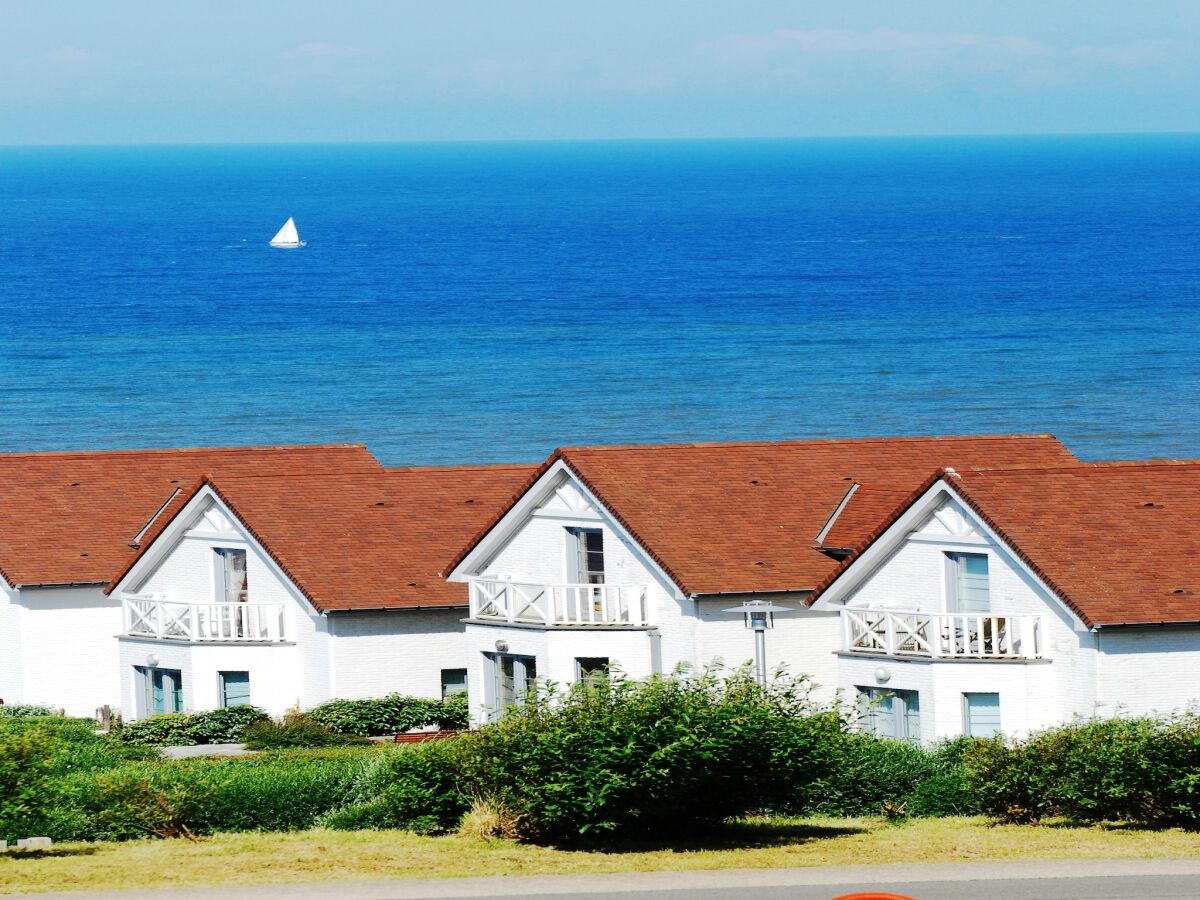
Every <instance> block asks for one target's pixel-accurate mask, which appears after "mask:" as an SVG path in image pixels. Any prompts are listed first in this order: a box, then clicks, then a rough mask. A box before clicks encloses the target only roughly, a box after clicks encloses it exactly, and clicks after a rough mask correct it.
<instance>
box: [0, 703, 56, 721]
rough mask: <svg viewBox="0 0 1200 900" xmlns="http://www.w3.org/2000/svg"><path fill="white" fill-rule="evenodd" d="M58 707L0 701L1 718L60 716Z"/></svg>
mask: <svg viewBox="0 0 1200 900" xmlns="http://www.w3.org/2000/svg"><path fill="white" fill-rule="evenodd" d="M59 715H60V713H59V711H58V710H56V709H51V708H50V707H49V706H33V705H29V704H25V705H20V704H18V705H16V706H5V705H4V704H3V703H0V719H34V718H39V717H42V716H59Z"/></svg>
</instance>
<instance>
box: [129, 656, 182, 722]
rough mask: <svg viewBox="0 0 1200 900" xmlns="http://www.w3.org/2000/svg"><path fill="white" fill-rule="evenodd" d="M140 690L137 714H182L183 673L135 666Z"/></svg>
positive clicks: (176, 670) (174, 670)
mask: <svg viewBox="0 0 1200 900" xmlns="http://www.w3.org/2000/svg"><path fill="white" fill-rule="evenodd" d="M135 670H136V672H137V677H138V682H139V685H140V688H141V690H140V691H139V697H138V712H139V713H140V714H141V715H143V716H156V715H158V714H159V713H169V712H183V673H182V672H180V671H179V670H178V669H160V668H157V667H155V666H135Z"/></svg>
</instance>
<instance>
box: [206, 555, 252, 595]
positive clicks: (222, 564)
mask: <svg viewBox="0 0 1200 900" xmlns="http://www.w3.org/2000/svg"><path fill="white" fill-rule="evenodd" d="M214 549H215V552H216V554H217V602H218V603H245V602H246V601H247V600H249V599H250V581H249V578H248V573H247V571H246V551H245V550H232V549H230V548H228V547H216V548H214Z"/></svg>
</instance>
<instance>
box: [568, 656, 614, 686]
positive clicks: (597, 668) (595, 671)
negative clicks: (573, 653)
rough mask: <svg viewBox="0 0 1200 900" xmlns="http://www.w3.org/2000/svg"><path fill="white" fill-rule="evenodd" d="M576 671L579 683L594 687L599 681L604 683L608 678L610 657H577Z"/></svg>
mask: <svg viewBox="0 0 1200 900" xmlns="http://www.w3.org/2000/svg"><path fill="white" fill-rule="evenodd" d="M575 670H576V673H577V677H578V679H579V681H580V682H582V683H583V684H586V685H587V686H588V687H592V686H593V685H595V684H596V683H597V682H598V681H603V680H604V679H605V678H607V677H608V670H609V664H608V657H607V656H577V657H575Z"/></svg>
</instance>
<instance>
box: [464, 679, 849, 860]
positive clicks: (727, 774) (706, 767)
mask: <svg viewBox="0 0 1200 900" xmlns="http://www.w3.org/2000/svg"><path fill="white" fill-rule="evenodd" d="M815 713H818V710H816V709H815V708H814V707H813V706H812V704H811V703H810V702H809V699H808V683H807V681H806V680H805V679H802V678H800V679H794V678H786V677H780V678H777V679H776V680H774V681H773V682H771V683H770V684H768V685H766V686H760V685H758V684H757V683H756V682H755V681H754V679H753V678H752V677H751V676H750V673H749V671H748V670H739V671H738V672H736V673H734V674H733V675H732V676H730V677H728V678H725V679H721V678H719V677H717V676H716V675H715V674H714V673H713V672H711V671H709V672H704V673H701V674H699V675H696V676H692V675H689V674H686V673H682V674H677V675H675V676H671V677H656V678H651V679H649V680H646V681H638V682H634V681H628V680H626V679H624V678H621V677H615V678H613V679H612V680H611V681H609V682H607V683H606V684H604V685H603V686H602V687H601V688H596V687H584V686H576V687H575V688H574V689H572V690H571V692H570V693H569V694H567V695H566V696H565V697H556V696H540V697H537V698H535V699H531V700H530V701H528V702H527V703H526V704H525V706H523V707H521V708H519V709H516V710H513V711H512V712H510V714H509V715H507V716H505V718H503V719H502V720H501V721H500V722H498V723H496V724H495V725H491V726H487V727H485V728H482V729H480V730H479V731H477V732H473V733H471V734H469V735H466V736H464V737H462V738H460V739H457V740H452V741H447V742H446V744H448V745H449V746H448V747H447V748H446V752H447V753H449V754H451V755H452V759H453V763H454V768H455V769H456V770H457V774H458V778H457V779H456V782H457V785H458V789H459V790H460V791H461V792H462V793H463V794H464V795H465V796H468V797H470V799H471V801H473V802H474V801H479V802H481V803H482V804H483V805H484V808H486V809H489V810H490V811H492V812H493V813H494V814H495V815H497V816H498V817H500V818H501V819H502V820H503V821H505V822H509V823H515V825H514V826H513V827H515V828H516V829H517V831H518V833H519V834H520V835H521V836H522V837H523V838H525V839H528V840H534V841H539V842H570V841H579V840H581V839H595V838H602V837H605V836H622V837H623V836H635V835H642V836H653V837H655V838H660V839H661V838H672V837H686V836H689V835H693V834H695V833H698V832H702V831H705V830H708V829H710V828H712V827H714V826H716V825H717V824H719V823H721V822H722V821H725V820H726V819H729V818H733V817H737V816H742V815H746V814H748V813H750V812H753V811H762V810H769V809H777V808H780V807H781V806H783V805H784V804H785V803H786V802H787V799H788V797H789V796H790V793H791V792H792V790H793V786H794V785H799V784H803V783H806V782H808V781H810V780H813V779H816V778H820V777H822V776H824V775H825V774H826V772H827V770H828V767H829V765H830V763H831V754H830V752H829V750H830V745H831V738H832V737H834V736H835V735H837V734H838V733H839V728H840V723H839V722H838V719H837V717H836V716H835V715H834V714H832V713H821V714H815Z"/></svg>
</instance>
